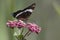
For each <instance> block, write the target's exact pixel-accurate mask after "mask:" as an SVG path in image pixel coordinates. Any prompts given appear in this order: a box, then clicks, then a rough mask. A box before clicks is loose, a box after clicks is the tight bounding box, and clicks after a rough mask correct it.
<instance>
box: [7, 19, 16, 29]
mask: <svg viewBox="0 0 60 40" xmlns="http://www.w3.org/2000/svg"><path fill="white" fill-rule="evenodd" d="M6 24H7V26H9V27H10V28H14V27H15V26H16V25H15V22H14V21H10V20H8V22H7V23H6Z"/></svg>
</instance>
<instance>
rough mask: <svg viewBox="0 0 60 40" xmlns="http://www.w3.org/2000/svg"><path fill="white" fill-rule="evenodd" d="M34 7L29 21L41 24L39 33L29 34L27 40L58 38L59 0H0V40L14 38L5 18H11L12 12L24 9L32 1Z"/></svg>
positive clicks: (59, 30)
mask: <svg viewBox="0 0 60 40" xmlns="http://www.w3.org/2000/svg"><path fill="white" fill-rule="evenodd" d="M34 2H35V3H36V8H35V10H34V12H33V13H32V15H31V17H30V20H29V21H31V22H35V23H37V24H38V25H39V26H41V27H42V28H43V29H42V32H41V33H40V34H39V35H36V34H34V33H33V34H31V35H30V36H29V38H27V39H28V40H60V0H0V40H15V38H14V36H13V32H14V30H12V29H9V28H8V27H6V22H7V20H13V19H14V18H13V17H12V13H13V12H15V11H17V10H20V9H24V8H26V7H27V6H29V5H31V4H32V3H34ZM46 27H47V28H48V29H47V30H44V28H46Z"/></svg>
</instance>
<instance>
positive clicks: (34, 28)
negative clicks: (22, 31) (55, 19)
mask: <svg viewBox="0 0 60 40" xmlns="http://www.w3.org/2000/svg"><path fill="white" fill-rule="evenodd" d="M27 28H28V29H29V30H30V31H31V32H36V33H39V32H40V31H41V27H40V28H39V26H38V25H37V24H35V23H27Z"/></svg>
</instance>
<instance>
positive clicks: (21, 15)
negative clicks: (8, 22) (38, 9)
mask: <svg viewBox="0 0 60 40" xmlns="http://www.w3.org/2000/svg"><path fill="white" fill-rule="evenodd" d="M35 5H36V4H35V3H33V4H31V5H30V6H28V7H26V8H24V9H23V10H18V11H16V12H14V13H13V17H14V18H16V19H21V18H22V19H27V18H29V17H30V15H31V14H32V12H33V10H34V8H35Z"/></svg>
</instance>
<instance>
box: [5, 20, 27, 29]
mask: <svg viewBox="0 0 60 40" xmlns="http://www.w3.org/2000/svg"><path fill="white" fill-rule="evenodd" d="M6 24H7V26H8V27H10V28H14V27H18V28H21V27H24V26H25V25H26V23H24V22H23V21H22V20H14V21H10V20H9V21H8V22H7V23H6Z"/></svg>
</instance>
